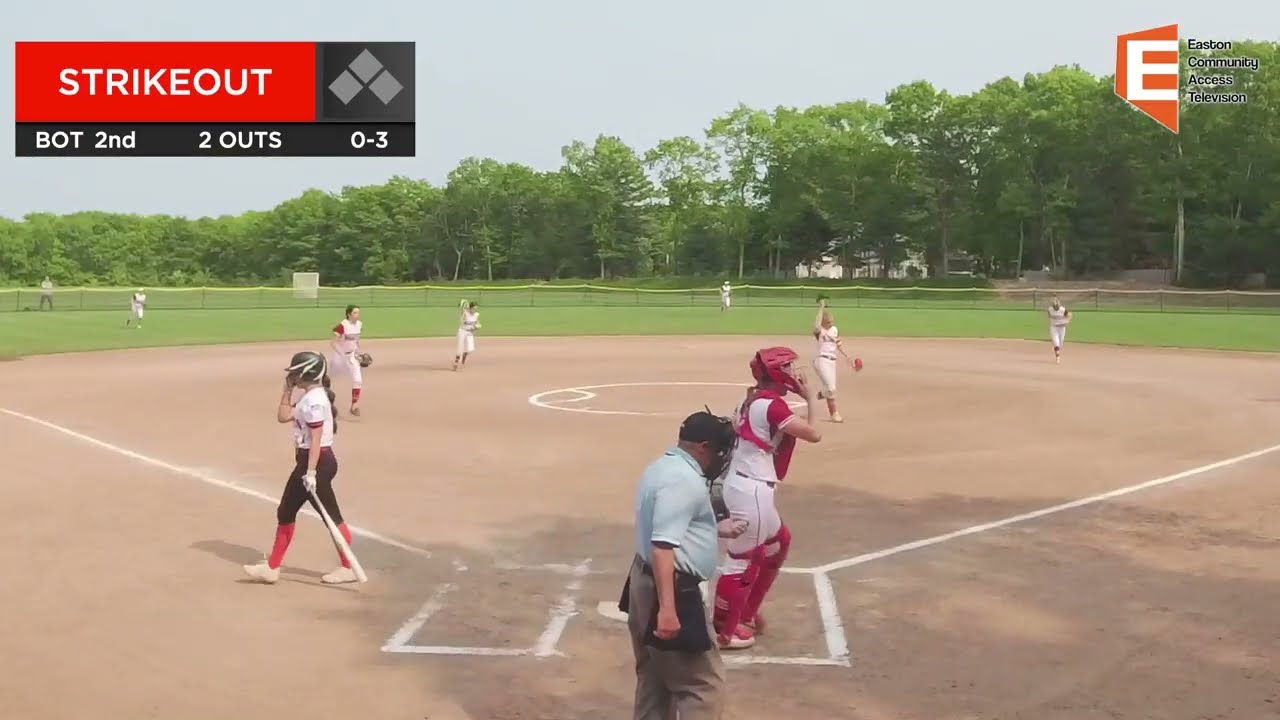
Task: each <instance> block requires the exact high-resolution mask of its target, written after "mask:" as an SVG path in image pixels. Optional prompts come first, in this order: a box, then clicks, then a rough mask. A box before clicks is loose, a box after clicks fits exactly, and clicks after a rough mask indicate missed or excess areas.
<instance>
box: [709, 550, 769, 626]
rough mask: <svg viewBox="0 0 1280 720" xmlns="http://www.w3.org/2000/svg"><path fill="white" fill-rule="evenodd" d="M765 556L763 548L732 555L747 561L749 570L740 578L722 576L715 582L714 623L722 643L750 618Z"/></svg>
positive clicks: (737, 576)
mask: <svg viewBox="0 0 1280 720" xmlns="http://www.w3.org/2000/svg"><path fill="white" fill-rule="evenodd" d="M764 553H765V546H763V545H761V546H759V547H756V548H755V549H753V550H752V551H751V552H749V553H743V554H741V555H736V554H734V553H730V554H729V556H730V557H732V558H734V559H735V560H747V569H746V570H743V571H742V572H741V573H740V574H737V575H721V576H720V580H719V581H718V582H717V583H716V606H715V611H714V612H713V613H712V615H711V624H712V626H713V627H714V628H715V631H716V634H717V635H718V636H720V638H721V640H724V639H726V638H730V637H732V636H733V635H734V633H735V632H736V631H737V629H738V626H739V625H741V624H742V621H743V620H744V619H747V620H749V619H751V616H750V615H747V614H746V610H747V603H748V601H749V600H750V597H751V590H752V588H753V587H754V586H755V583H756V580H757V578H759V576H760V572H761V570H762V569H763V568H764V562H763V561H764ZM722 644H723V643H722Z"/></svg>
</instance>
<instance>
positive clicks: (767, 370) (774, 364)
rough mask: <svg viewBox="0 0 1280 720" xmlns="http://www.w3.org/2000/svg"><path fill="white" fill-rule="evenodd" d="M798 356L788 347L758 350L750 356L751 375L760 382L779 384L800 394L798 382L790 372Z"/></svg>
mask: <svg viewBox="0 0 1280 720" xmlns="http://www.w3.org/2000/svg"><path fill="white" fill-rule="evenodd" d="M798 357H799V356H798V355H796V351H795V350H792V349H791V348H789V347H782V346H778V347H771V348H765V349H763V350H759V351H757V352H756V354H755V357H753V358H751V376H752V377H754V378H755V379H756V382H758V383H760V384H762V385H763V384H766V383H768V384H771V385H781V386H782V387H783V388H784V389H786V390H788V391H790V392H793V393H796V394H797V395H799V394H800V383H799V382H798V381H797V380H796V376H795V375H793V374H792V372H791V366H792V364H794V363H795V361H796V359H797V358H798Z"/></svg>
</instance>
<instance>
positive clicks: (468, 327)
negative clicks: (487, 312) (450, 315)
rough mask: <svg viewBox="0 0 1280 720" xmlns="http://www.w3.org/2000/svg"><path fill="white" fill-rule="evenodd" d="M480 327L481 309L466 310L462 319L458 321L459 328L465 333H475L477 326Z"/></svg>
mask: <svg viewBox="0 0 1280 720" xmlns="http://www.w3.org/2000/svg"><path fill="white" fill-rule="evenodd" d="M478 327H480V311H479V310H465V311H463V313H462V320H461V322H459V323H458V330H459V331H460V332H464V333H468V334H470V333H474V332H475V331H476V328H478Z"/></svg>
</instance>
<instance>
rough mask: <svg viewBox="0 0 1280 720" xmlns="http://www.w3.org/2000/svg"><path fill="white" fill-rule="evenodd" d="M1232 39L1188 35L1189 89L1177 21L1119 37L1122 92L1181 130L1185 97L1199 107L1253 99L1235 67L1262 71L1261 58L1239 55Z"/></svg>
mask: <svg viewBox="0 0 1280 720" xmlns="http://www.w3.org/2000/svg"><path fill="white" fill-rule="evenodd" d="M1234 50H1235V46H1234V44H1233V43H1232V42H1231V41H1229V40H1198V39H1196V38H1194V37H1193V38H1187V51H1188V52H1187V54H1186V58H1185V61H1186V68H1187V79H1186V83H1185V84H1186V86H1187V87H1186V93H1185V94H1183V92H1182V87H1181V84H1182V82H1181V80H1180V70H1181V67H1182V62H1183V58H1182V57H1181V44H1180V42H1179V37H1178V26H1177V25H1164V26H1162V27H1157V28H1151V29H1150V30H1140V31H1138V32H1132V33H1127V34H1125V35H1118V36H1116V87H1115V92H1116V95H1119V96H1120V97H1121V98H1123V99H1124V101H1125V102H1127V103H1129V104H1130V105H1132V106H1133V107H1135V108H1137V109H1139V110H1141V111H1142V112H1144V113H1146V115H1147V116H1148V117H1150V118H1151V119H1152V120H1155V121H1156V122H1158V123H1160V124H1161V125H1163V126H1164V127H1166V128H1168V129H1169V130H1171V131H1173V132H1174V133H1175V134H1176V133H1177V132H1178V117H1179V115H1180V110H1181V107H1180V106H1181V103H1182V101H1184V100H1185V101H1186V102H1189V103H1191V104H1193V105H1240V104H1243V103H1247V102H1249V95H1248V93H1247V92H1243V89H1242V90H1240V91H1237V90H1236V88H1237V87H1239V86H1240V85H1239V84H1238V83H1237V81H1239V80H1243V78H1241V77H1240V76H1237V75H1235V74H1233V73H1232V72H1231V71H1239V70H1246V71H1249V72H1257V71H1258V58H1256V57H1246V56H1242V55H1238V54H1236V53H1235V52H1234Z"/></svg>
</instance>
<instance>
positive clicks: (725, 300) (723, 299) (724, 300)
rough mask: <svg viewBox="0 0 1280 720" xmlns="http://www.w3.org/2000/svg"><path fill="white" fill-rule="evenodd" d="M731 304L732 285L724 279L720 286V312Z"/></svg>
mask: <svg viewBox="0 0 1280 720" xmlns="http://www.w3.org/2000/svg"><path fill="white" fill-rule="evenodd" d="M732 304H733V286H732V285H730V284H729V281H728V280H725V281H724V284H723V285H721V286H720V312H724V311H726V310H728V309H729V306H730V305H732Z"/></svg>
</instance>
